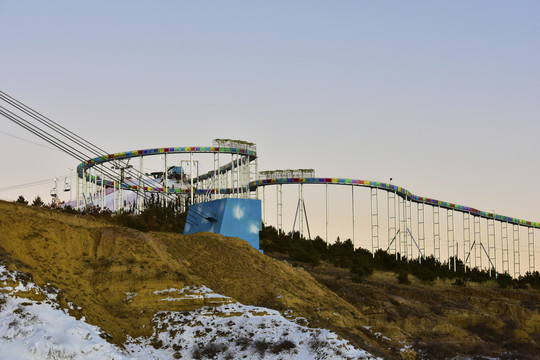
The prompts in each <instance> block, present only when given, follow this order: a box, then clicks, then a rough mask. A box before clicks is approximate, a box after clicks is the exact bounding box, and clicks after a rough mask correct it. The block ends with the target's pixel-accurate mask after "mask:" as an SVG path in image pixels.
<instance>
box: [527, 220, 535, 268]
mask: <svg viewBox="0 0 540 360" xmlns="http://www.w3.org/2000/svg"><path fill="white" fill-rule="evenodd" d="M528 229H529V231H528V232H529V234H528V235H529V236H528V237H529V272H530V273H531V274H532V273H533V272H534V265H535V264H534V228H532V227H529V228H528Z"/></svg>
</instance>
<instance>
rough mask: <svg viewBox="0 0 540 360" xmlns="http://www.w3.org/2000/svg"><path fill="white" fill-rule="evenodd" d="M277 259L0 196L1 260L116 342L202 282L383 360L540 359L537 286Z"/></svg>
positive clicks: (206, 238)
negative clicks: (361, 273) (168, 293)
mask: <svg viewBox="0 0 540 360" xmlns="http://www.w3.org/2000/svg"><path fill="white" fill-rule="evenodd" d="M277 258H278V259H274V258H272V257H269V256H267V255H263V254H261V253H260V252H258V251H257V250H255V249H253V248H252V247H251V246H249V244H247V243H246V242H244V241H242V240H239V239H234V238H225V237H223V236H220V235H216V234H210V233H201V234H195V235H191V236H183V235H179V234H170V233H141V232H138V231H134V230H130V229H126V228H121V227H116V226H111V225H110V224H107V223H102V222H99V221H95V220H92V219H89V218H87V217H81V216H73V215H67V214H62V213H58V212H54V211H50V210H48V209H43V208H34V207H30V206H22V205H18V204H14V203H7V202H2V201H0V261H1V262H2V263H4V264H6V265H7V266H8V268H10V269H11V270H19V271H23V272H25V273H27V274H30V276H32V277H33V279H34V281H35V282H36V283H37V284H38V285H40V286H44V287H45V286H46V287H48V288H53V287H54V288H56V289H58V291H59V292H60V296H59V297H60V298H61V299H63V300H62V301H63V302H64V307H65V308H68V307H71V308H72V309H75V310H71V311H70V312H71V313H72V315H75V316H85V317H86V319H87V320H88V322H89V323H91V324H94V325H97V326H99V327H100V328H101V329H103V330H104V331H105V332H106V333H107V334H108V335H109V336H110V337H109V340H110V341H111V342H113V343H116V344H122V343H123V342H124V341H125V339H126V337H127V336H131V337H134V338H135V337H138V336H145V337H148V336H150V335H151V329H152V318H153V316H154V314H155V313H157V312H159V311H168V310H170V311H181V310H192V309H196V308H199V307H201V306H202V305H211V304H205V303H201V301H203V302H204V301H206V300H197V299H194V300H193V301H182V302H175V301H172V302H167V301H165V302H164V301H160V300H161V299H162V297H163V296H162V295H158V294H156V293H155V292H156V291H163V290H165V289H171V288H176V289H181V288H183V287H185V286H188V285H198V286H201V285H205V286H207V287H209V288H211V289H212V290H213V291H215V292H217V293H220V294H223V295H226V296H229V297H231V298H233V299H236V300H238V301H240V302H241V303H243V304H249V305H258V306H264V307H269V308H273V309H276V310H279V311H280V312H281V313H282V314H283V315H284V316H286V317H288V318H289V319H291V320H293V321H297V322H299V323H300V324H302V325H305V324H309V326H312V327H321V328H326V329H330V330H333V331H335V332H336V333H338V334H339V335H341V336H342V337H344V338H346V339H347V340H349V341H350V342H351V343H352V344H353V345H355V346H356V347H358V348H362V349H365V350H367V351H369V352H371V353H372V354H374V355H379V356H381V357H383V358H385V359H392V358H407V359H414V358H426V359H438V358H441V359H442V358H447V357H448V358H452V357H454V356H455V355H457V354H461V355H466V356H471V357H474V356H475V355H484V356H485V355H490V356H493V357H497V356H498V357H500V358H519V359H535V358H540V292H538V291H536V290H529V289H519V290H516V289H500V288H499V287H498V285H496V284H495V283H487V284H481V285H478V284H467V285H466V286H465V287H462V286H455V285H452V284H451V283H444V282H437V283H435V284H425V283H421V282H419V281H417V280H416V279H414V278H411V281H412V284H410V285H401V284H398V281H397V279H396V276H395V275H394V274H392V273H375V274H374V275H373V276H370V277H368V278H366V279H365V280H364V281H363V282H362V283H355V282H353V281H351V279H350V274H349V271H348V270H346V269H340V268H335V267H333V266H331V265H328V264H324V263H323V264H322V265H320V266H317V267H312V266H309V265H306V264H303V265H301V264H296V266H291V265H289V264H288V263H287V261H286V259H284V258H283V257H277ZM300 265H301V266H300ZM133 294H137V296H133ZM28 296H29V297H32V296H34V295H32V294H28ZM36 296H37V295H36ZM36 300H39V299H36ZM79 308H80V309H79ZM77 309H79V310H77ZM409 345H413V347H412V348H409V349H406V347H407V346H409ZM419 350H422V351H419Z"/></svg>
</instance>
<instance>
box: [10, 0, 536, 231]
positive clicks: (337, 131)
mask: <svg viewBox="0 0 540 360" xmlns="http://www.w3.org/2000/svg"><path fill="white" fill-rule="evenodd" d="M539 39H540V2H538V1H536V0H534V1H491V0H490V1H487V0H485V1H446V2H442V1H437V2H434V1H266V2H263V1H153V2H148V1H92V2H85V3H82V2H73V1H46V2H44V1H15V0H11V1H8V0H4V1H2V0H0V49H1V56H0V88H1V90H3V91H5V92H7V93H8V94H10V95H12V96H14V97H15V98H17V99H19V100H21V101H23V102H25V103H26V104H28V105H30V106H32V107H33V108H35V109H37V110H39V111H41V112H42V113H43V114H45V115H47V116H49V117H50V118H52V119H54V120H55V121H57V122H59V123H61V124H63V125H64V126H66V127H67V128H69V129H70V130H72V131H74V132H75V133H77V134H80V135H82V136H83V137H85V138H87V139H89V140H91V141H93V142H94V143H96V144H98V145H99V146H101V147H102V148H105V149H107V150H108V151H110V152H119V151H126V150H132V149H139V148H149V147H164V146H190V145H197V146H206V145H211V143H212V139H214V138H235V139H242V140H247V141H251V142H254V143H256V144H257V149H258V153H259V156H260V160H259V167H260V169H261V170H264V169H280V168H285V169H286V168H313V169H315V170H316V174H317V175H318V176H321V177H349V178H358V179H367V180H379V181H387V180H388V179H389V178H390V177H393V179H394V180H393V183H395V184H398V185H401V186H403V187H405V188H407V189H408V190H410V191H411V192H412V193H414V194H417V195H423V196H427V197H432V198H437V199H440V200H445V201H450V202H455V203H459V204H463V205H468V206H472V207H475V208H478V209H482V210H486V211H491V210H495V212H497V213H499V214H503V215H509V216H514V217H519V218H523V219H528V220H534V221H539V220H540V203H539V200H540V187H539V186H538V185H539V183H540V168H539V160H538V153H539V151H538V150H539V146H540V145H539V141H538V136H539V133H540V131H539V130H540V121H539V114H540V41H539ZM0 131H1V132H0V150H1V151H2V153H3V156H2V158H1V160H0V161H1V163H0V164H1V174H2V176H1V177H0V189H1V188H5V187H8V186H11V185H16V184H21V183H22V184H24V183H29V182H33V181H37V180H42V179H50V178H53V177H55V176H59V175H63V174H67V173H69V170H68V168H74V167H76V165H77V162H76V161H74V159H71V158H70V157H68V156H66V155H64V154H63V153H60V152H58V151H54V150H49V149H47V148H45V147H42V146H38V145H34V144H32V143H28V142H25V141H22V140H20V139H17V138H15V137H13V136H17V137H20V138H24V139H26V140H30V141H34V142H38V143H40V141H39V139H36V138H33V137H32V135H31V134H28V133H26V132H25V131H24V130H23V129H21V128H19V127H17V125H14V124H12V123H11V122H9V121H8V120H7V119H5V118H2V119H0ZM51 187H52V183H51V184H49V185H46V186H44V187H41V188H25V189H17V190H13V191H5V190H4V191H0V198H3V199H8V200H13V199H15V198H16V197H17V196H18V195H19V194H25V195H26V197H27V198H30V199H32V198H33V197H35V194H36V193H38V192H39V193H40V194H41V195H42V196H43V197H45V198H46V199H49V197H48V192H49V190H50V188H51ZM295 191H296V190H295ZM321 194H323V191H322V189H321ZM273 196H274V195H273ZM336 199H337V200H336V201H337V202H338V203H339V204H341V201H342V200H339V199H340V197H339V196H337V195H336ZM343 201H349V200H347V198H346V196H344V197H343ZM381 201H382V200H381ZM295 202H296V200H293V201H292V204H291V207H295ZM344 204H347V205H346V206H349V204H348V203H344ZM344 206H345V205H343V206H341V207H344ZM308 210H309V209H308ZM287 221H289V220H287ZM290 221H291V222H292V220H290ZM313 226H315V225H313ZM320 232H321V231H317V233H320Z"/></svg>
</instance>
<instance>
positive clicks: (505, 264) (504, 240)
mask: <svg viewBox="0 0 540 360" xmlns="http://www.w3.org/2000/svg"><path fill="white" fill-rule="evenodd" d="M501 245H502V246H501V249H502V271H503V273H507V274H508V273H509V272H510V263H509V259H508V222H506V221H503V222H501Z"/></svg>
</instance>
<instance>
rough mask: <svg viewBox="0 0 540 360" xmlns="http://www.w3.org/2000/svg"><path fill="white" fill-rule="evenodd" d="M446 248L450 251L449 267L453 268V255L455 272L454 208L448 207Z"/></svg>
mask: <svg viewBox="0 0 540 360" xmlns="http://www.w3.org/2000/svg"><path fill="white" fill-rule="evenodd" d="M446 250H447V253H448V269H451V268H452V263H451V262H450V258H451V257H452V260H453V265H454V272H455V271H456V250H455V238H454V209H446Z"/></svg>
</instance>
